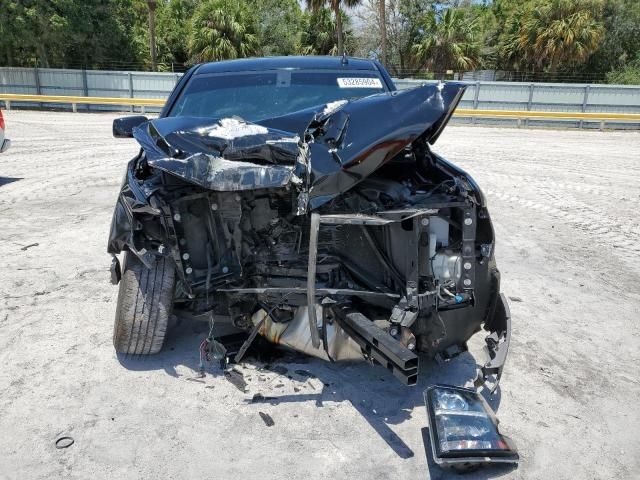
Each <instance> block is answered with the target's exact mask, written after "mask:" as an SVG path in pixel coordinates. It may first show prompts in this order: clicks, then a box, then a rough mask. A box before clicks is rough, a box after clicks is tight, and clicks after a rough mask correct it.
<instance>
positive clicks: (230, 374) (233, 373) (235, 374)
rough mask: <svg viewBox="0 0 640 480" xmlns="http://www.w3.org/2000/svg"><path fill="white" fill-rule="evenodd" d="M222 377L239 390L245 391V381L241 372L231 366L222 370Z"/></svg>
mask: <svg viewBox="0 0 640 480" xmlns="http://www.w3.org/2000/svg"><path fill="white" fill-rule="evenodd" d="M224 378H226V379H227V380H228V381H229V382H231V384H232V385H233V386H234V387H236V388H237V389H238V390H240V391H241V392H243V393H244V392H246V391H247V382H245V380H244V375H243V374H242V372H240V371H238V370H236V369H235V368H232V369H231V370H226V371H225V372H224Z"/></svg>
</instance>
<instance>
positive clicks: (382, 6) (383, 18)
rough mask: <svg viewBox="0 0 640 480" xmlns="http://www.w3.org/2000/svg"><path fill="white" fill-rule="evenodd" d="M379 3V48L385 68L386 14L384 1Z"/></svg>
mask: <svg viewBox="0 0 640 480" xmlns="http://www.w3.org/2000/svg"><path fill="white" fill-rule="evenodd" d="M378 1H379V2H380V4H379V7H380V48H381V50H382V52H381V53H382V65H384V66H385V67H386V66H387V14H386V12H385V0H378Z"/></svg>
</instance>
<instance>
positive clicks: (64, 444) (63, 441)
mask: <svg viewBox="0 0 640 480" xmlns="http://www.w3.org/2000/svg"><path fill="white" fill-rule="evenodd" d="M272 421H273V420H272ZM74 443H75V440H74V439H73V438H72V437H60V438H58V439H57V440H56V448H57V449H58V450H62V449H63V448H69V447H70V446H71V445H73V444H74Z"/></svg>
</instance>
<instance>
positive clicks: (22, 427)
mask: <svg viewBox="0 0 640 480" xmlns="http://www.w3.org/2000/svg"><path fill="white" fill-rule="evenodd" d="M115 116H116V115H110V114H80V113H78V114H72V113H50V112H20V111H11V112H7V113H6V121H7V134H8V136H9V138H11V139H12V140H13V147H12V148H11V150H9V151H8V153H6V154H4V155H0V184H2V185H1V186H0V272H1V273H0V478H1V479H32V478H47V479H50V478H77V479H88V478H91V479H100V478H109V479H115V478H145V479H159V478H205V477H207V478H215V479H231V478H242V479H244V478H247V479H253V478H260V479H261V480H268V479H300V478H304V479H316V478H327V479H332V480H337V479H343V478H362V479H390V478H394V479H395V478H405V479H407V478H411V479H427V478H432V479H433V478H444V477H446V476H447V475H446V474H444V473H442V471H440V470H438V469H437V468H436V467H434V466H433V465H432V464H430V461H429V460H428V457H429V456H428V454H427V453H425V446H424V440H425V438H423V435H424V433H426V430H424V427H425V426H426V423H427V419H426V415H425V408H424V405H423V401H422V391H423V389H424V388H425V387H426V386H427V385H429V384H430V383H433V382H451V383H456V384H464V383H465V382H466V381H468V380H469V379H470V378H472V376H473V374H474V370H475V368H474V363H475V360H474V356H472V355H471V354H465V355H462V356H460V357H458V358H457V359H455V360H454V361H452V362H450V363H448V364H446V365H444V366H437V365H436V364H435V363H433V362H423V364H422V365H421V370H422V377H421V379H420V384H419V385H418V386H416V387H413V388H408V387H403V386H401V385H400V384H399V383H397V382H396V381H395V379H394V378H393V377H391V376H390V375H389V374H388V373H387V372H385V371H384V370H382V369H380V368H374V367H369V366H366V365H346V366H344V365H330V364H327V363H323V362H321V361H316V360H309V361H308V362H306V363H304V360H298V362H302V364H291V363H283V364H281V366H284V367H285V368H287V369H288V375H289V376H290V377H291V378H289V377H288V376H287V375H279V374H277V373H273V372H269V371H259V370H258V369H259V368H260V367H261V366H262V364H260V363H258V362H255V361H250V362H248V363H246V364H244V365H243V366H242V367H240V369H241V370H242V371H243V372H244V374H245V377H246V379H247V382H248V389H247V392H246V393H242V392H241V391H239V390H238V389H237V388H235V387H234V386H233V385H232V384H231V383H229V382H228V381H226V380H225V379H224V378H223V377H221V376H219V375H214V374H208V375H207V377H206V379H205V380H204V383H202V382H199V381H193V378H194V377H195V376H196V373H197V364H198V360H197V349H198V344H199V342H200V340H201V339H202V338H203V335H205V334H204V333H203V331H202V327H201V326H200V325H199V324H195V325H194V324H191V323H187V322H183V323H182V324H181V325H180V326H179V327H178V328H177V329H176V330H175V331H174V332H173V336H172V338H170V339H169V340H168V342H167V344H166V348H165V351H164V352H163V353H161V354H159V355H157V356H155V357H153V358H149V359H147V360H145V361H137V362H136V361H130V360H129V361H119V360H118V359H117V357H116V355H115V354H114V351H113V348H112V345H111V334H112V323H113V315H114V309H115V300H116V292H117V288H116V287H114V286H112V285H110V283H109V273H108V266H109V260H110V259H109V257H108V255H107V254H106V252H105V244H106V240H107V233H108V229H109V223H110V219H111V213H112V210H113V206H114V202H115V200H116V195H117V193H118V189H119V185H120V182H121V179H122V175H123V172H124V167H125V164H126V162H127V160H128V159H129V158H131V157H132V156H133V155H134V154H135V152H136V146H135V143H134V142H133V141H129V140H116V139H113V138H112V137H111V120H112V119H113V118H115ZM436 150H437V151H438V152H441V153H443V154H444V155H445V156H446V157H448V158H449V159H451V160H453V161H456V162H458V163H459V164H460V165H461V166H462V167H464V168H466V169H468V171H469V172H470V173H471V174H472V175H473V176H474V177H475V178H476V180H477V181H478V182H479V183H480V185H481V186H482V187H483V188H484V190H485V192H486V193H487V196H488V201H489V204H490V208H491V213H492V216H493V219H494V223H495V228H496V234H497V239H498V240H497V258H498V265H499V267H500V269H501V271H502V274H503V284H502V289H503V291H504V292H505V293H506V294H507V295H509V296H511V297H518V298H519V299H520V300H521V301H511V311H512V314H513V337H512V343H511V352H510V355H509V358H508V364H507V367H506V370H505V374H504V377H503V380H502V389H501V391H500V394H499V395H498V397H497V398H496V399H494V402H493V403H494V405H498V416H499V417H500V419H501V425H502V429H503V432H504V433H506V434H508V435H510V436H511V437H512V438H513V439H514V440H515V442H516V444H517V445H518V447H519V450H520V455H521V458H522V459H521V463H520V466H519V467H518V468H517V469H516V470H511V469H509V468H492V469H487V470H483V471H481V472H479V473H476V474H471V475H469V476H466V477H462V478H467V479H471V478H474V479H475V478H494V477H501V478H538V479H573V478H579V479H603V478H616V479H622V478H623V479H627V478H639V476H640V405H639V403H638V400H639V399H640V375H639V374H638V366H639V365H640V354H639V349H638V347H639V336H638V335H639V326H638V325H639V320H640V287H639V285H640V221H639V217H640V210H639V209H638V203H639V201H640V183H639V182H638V178H639V177H640V134H638V133H629V132H627V133H621V132H606V133H601V132H580V131H545V130H516V129H498V128H481V127H455V126H453V127H449V128H448V129H447V130H446V132H445V133H444V135H443V137H442V138H441V139H440V141H439V142H438V144H437V148H436ZM31 244H37V245H34V246H31V247H29V248H26V247H27V246H29V245H31ZM25 248H26V249H25ZM481 340H482V336H481V335H478V336H476V337H474V341H473V342H472V348H473V349H475V350H478V347H479V346H480V345H481V344H482V341H481ZM476 358H481V357H480V356H479V355H476ZM301 369H304V370H307V371H309V372H312V373H313V374H314V375H315V376H316V377H317V378H311V379H308V378H305V377H304V376H302V375H300V374H298V373H296V370H301ZM211 371H212V372H213V371H214V370H211ZM256 393H261V394H263V395H264V396H266V397H276V399H275V400H271V401H269V402H267V403H257V404H252V403H250V400H251V398H252V396H253V395H254V394H256ZM258 412H264V413H267V414H269V415H271V417H272V418H273V420H274V422H275V425H274V426H271V427H268V426H266V425H265V423H264V422H263V421H262V419H261V417H260V416H259V414H258ZM60 435H70V436H72V437H73V438H74V439H75V444H74V445H73V446H71V447H70V448H68V449H66V450H56V449H55V447H54V441H55V439H56V438H57V437H58V436H60ZM455 478H458V477H455Z"/></svg>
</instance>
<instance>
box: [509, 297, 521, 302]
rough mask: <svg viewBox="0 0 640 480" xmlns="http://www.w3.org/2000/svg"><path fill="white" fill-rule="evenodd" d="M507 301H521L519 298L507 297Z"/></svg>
mask: <svg viewBox="0 0 640 480" xmlns="http://www.w3.org/2000/svg"><path fill="white" fill-rule="evenodd" d="M509 300H511V301H512V302H522V299H521V298H520V297H509Z"/></svg>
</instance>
